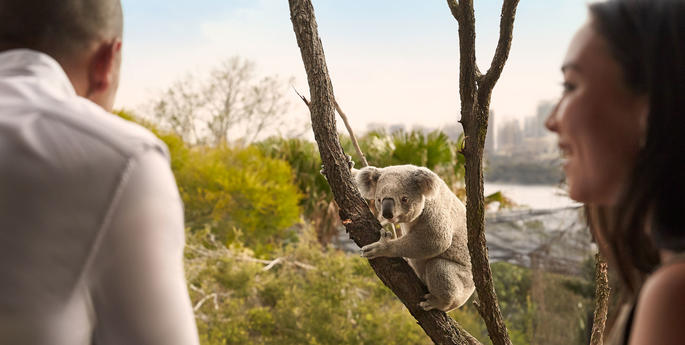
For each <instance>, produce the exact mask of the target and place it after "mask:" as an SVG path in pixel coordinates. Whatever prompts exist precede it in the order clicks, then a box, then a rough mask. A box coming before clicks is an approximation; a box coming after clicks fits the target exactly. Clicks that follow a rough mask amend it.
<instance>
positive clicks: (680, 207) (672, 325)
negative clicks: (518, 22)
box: [546, 0, 685, 344]
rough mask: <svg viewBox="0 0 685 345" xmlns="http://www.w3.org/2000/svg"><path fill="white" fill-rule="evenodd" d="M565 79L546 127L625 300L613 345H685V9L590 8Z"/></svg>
mask: <svg viewBox="0 0 685 345" xmlns="http://www.w3.org/2000/svg"><path fill="white" fill-rule="evenodd" d="M562 73H563V75H564V83H563V85H564V91H563V95H562V98H561V100H560V101H559V103H558V105H557V107H556V108H555V110H554V111H553V112H552V114H551V115H550V117H549V119H548V120H547V123H546V126H547V128H548V129H549V130H551V131H553V132H555V133H556V134H557V135H558V137H559V148H560V149H561V151H562V153H563V155H564V158H565V160H564V164H563V168H564V171H565V173H566V178H567V182H568V186H569V194H570V196H571V198H573V199H575V200H577V201H581V202H584V203H585V204H586V205H588V206H589V208H590V209H591V210H593V212H592V216H593V217H592V218H593V220H594V222H593V226H592V228H593V229H595V236H596V238H597V240H598V243H599V244H600V248H601V249H602V251H603V253H604V254H605V255H606V256H607V257H608V258H609V261H610V264H611V266H613V267H614V268H616V269H617V270H618V273H619V276H620V277H621V280H622V281H623V283H624V285H625V287H626V289H627V292H628V298H627V301H628V303H627V304H626V305H625V306H624V307H623V308H622V312H621V315H619V317H618V319H617V322H616V324H615V325H614V327H613V328H612V332H611V335H610V337H609V340H610V343H611V344H614V343H615V344H685V221H684V219H685V202H683V198H685V181H684V180H685V173H684V172H685V142H684V141H683V137H685V0H614V1H608V2H602V3H595V4H592V5H590V19H589V20H588V22H587V23H586V24H585V25H584V26H583V27H581V28H580V30H579V31H578V33H577V34H576V36H575V37H574V38H573V40H572V42H571V44H570V46H569V48H568V52H567V55H566V58H565V60H564V62H563V65H562ZM681 253H682V254H681Z"/></svg>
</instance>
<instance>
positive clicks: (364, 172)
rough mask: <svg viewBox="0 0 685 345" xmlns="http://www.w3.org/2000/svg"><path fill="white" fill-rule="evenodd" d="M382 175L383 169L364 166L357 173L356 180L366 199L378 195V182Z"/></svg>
mask: <svg viewBox="0 0 685 345" xmlns="http://www.w3.org/2000/svg"><path fill="white" fill-rule="evenodd" d="M379 177H381V169H378V168H376V167H364V168H361V169H359V171H358V172H357V173H356V175H355V182H356V183H357V188H359V192H361V193H362V197H364V199H368V200H372V199H373V198H375V195H376V184H377V183H378V178H379Z"/></svg>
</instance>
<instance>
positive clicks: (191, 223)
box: [119, 112, 301, 255]
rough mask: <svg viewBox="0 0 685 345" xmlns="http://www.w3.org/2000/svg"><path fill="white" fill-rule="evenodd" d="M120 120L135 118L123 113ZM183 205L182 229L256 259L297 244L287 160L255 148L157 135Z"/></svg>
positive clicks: (297, 216) (296, 216)
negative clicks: (206, 233)
mask: <svg viewBox="0 0 685 345" xmlns="http://www.w3.org/2000/svg"><path fill="white" fill-rule="evenodd" d="M119 115H120V116H122V117H124V118H128V119H134V117H133V116H132V115H130V114H128V113H126V112H120V113H119ZM141 123H142V124H143V125H145V126H147V127H148V128H150V129H151V130H152V131H153V132H155V133H156V134H157V135H158V136H159V137H160V138H161V139H162V140H163V141H164V142H165V143H166V144H167V146H168V147H169V152H170V154H171V157H172V158H171V166H172V170H173V172H174V175H175V176H176V182H177V184H178V187H179V191H180V193H181V197H182V199H183V203H184V206H185V220H186V226H188V227H189V228H190V229H191V230H192V231H198V230H202V229H205V228H210V229H212V231H213V233H214V234H216V235H217V236H218V238H219V239H220V240H221V241H222V242H226V243H232V242H234V241H236V240H239V241H240V242H241V243H244V244H245V245H247V246H250V247H251V248H252V249H253V250H255V251H256V252H257V253H258V254H259V255H263V254H266V253H268V252H270V251H272V250H274V249H275V248H276V247H278V246H280V245H282V244H283V243H284V242H288V241H294V240H296V238H297V237H296V233H295V231H294V226H295V225H296V224H297V223H298V222H299V221H300V207H299V201H300V198H301V194H300V193H299V192H298V189H297V187H296V186H295V184H294V183H293V174H292V171H291V169H290V166H289V164H288V163H287V162H286V161H283V160H280V159H276V158H270V157H266V156H264V155H263V154H262V153H261V152H260V151H259V150H258V149H257V148H255V147H245V148H243V147H229V146H226V145H220V146H217V147H208V146H194V147H188V145H187V144H185V142H184V141H183V139H182V138H181V137H180V136H178V135H176V134H173V133H160V132H159V130H158V129H156V128H155V127H154V126H152V125H150V124H149V123H145V122H144V121H143V122H141Z"/></svg>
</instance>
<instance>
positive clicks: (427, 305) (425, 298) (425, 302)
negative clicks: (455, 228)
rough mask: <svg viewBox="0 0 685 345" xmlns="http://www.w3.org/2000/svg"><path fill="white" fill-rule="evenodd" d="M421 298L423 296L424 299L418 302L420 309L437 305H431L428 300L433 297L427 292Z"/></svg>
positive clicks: (426, 309)
mask: <svg viewBox="0 0 685 345" xmlns="http://www.w3.org/2000/svg"><path fill="white" fill-rule="evenodd" d="M423 298H424V301H421V302H419V307H421V309H423V310H425V311H429V310H432V309H437V307H436V306H435V305H433V303H431V302H430V301H431V299H433V295H431V294H429V293H428V294H425V295H423Z"/></svg>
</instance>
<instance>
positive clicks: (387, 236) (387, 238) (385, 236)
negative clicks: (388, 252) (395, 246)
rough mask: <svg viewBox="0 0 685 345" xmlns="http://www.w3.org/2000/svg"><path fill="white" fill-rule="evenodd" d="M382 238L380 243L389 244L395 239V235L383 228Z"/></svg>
mask: <svg viewBox="0 0 685 345" xmlns="http://www.w3.org/2000/svg"><path fill="white" fill-rule="evenodd" d="M380 232H381V238H380V239H379V240H378V241H379V242H388V241H390V240H392V239H393V238H395V234H393V233H392V231H390V230H388V229H386V228H381V231H380Z"/></svg>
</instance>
